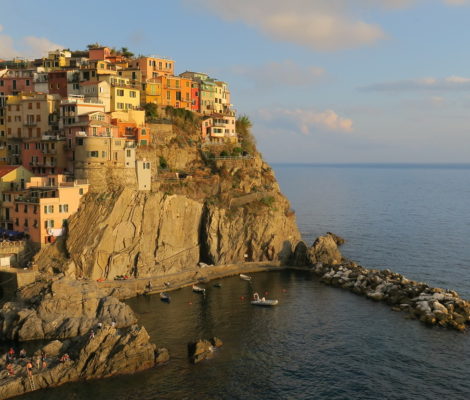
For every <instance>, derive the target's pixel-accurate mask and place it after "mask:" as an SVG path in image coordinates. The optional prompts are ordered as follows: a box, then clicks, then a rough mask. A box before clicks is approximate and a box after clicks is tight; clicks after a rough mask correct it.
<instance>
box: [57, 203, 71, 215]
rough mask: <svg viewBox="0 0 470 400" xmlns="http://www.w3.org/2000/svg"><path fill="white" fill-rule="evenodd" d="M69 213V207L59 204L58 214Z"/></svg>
mask: <svg viewBox="0 0 470 400" xmlns="http://www.w3.org/2000/svg"><path fill="white" fill-rule="evenodd" d="M68 211H69V205H68V204H59V212H61V213H65V212H68Z"/></svg>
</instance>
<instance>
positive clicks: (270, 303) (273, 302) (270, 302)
mask: <svg viewBox="0 0 470 400" xmlns="http://www.w3.org/2000/svg"><path fill="white" fill-rule="evenodd" d="M278 303H279V301H278V300H266V299H265V298H264V297H262V298H260V297H259V294H258V293H253V300H252V301H251V304H253V305H254V306H264V307H271V306H275V305H277V304H278Z"/></svg>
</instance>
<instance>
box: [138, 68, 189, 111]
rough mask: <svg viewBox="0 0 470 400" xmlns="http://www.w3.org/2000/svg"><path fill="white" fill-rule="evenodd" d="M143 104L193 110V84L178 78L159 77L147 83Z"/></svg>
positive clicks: (185, 79)
mask: <svg viewBox="0 0 470 400" xmlns="http://www.w3.org/2000/svg"><path fill="white" fill-rule="evenodd" d="M145 102H146V103H155V104H157V105H159V106H163V107H165V106H171V107H174V108H185V109H186V110H192V109H193V82H192V80H191V79H187V78H181V77H179V76H166V75H164V76H159V77H158V78H153V79H150V80H148V81H147V84H146V85H145Z"/></svg>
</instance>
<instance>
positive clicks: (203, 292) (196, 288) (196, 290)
mask: <svg viewBox="0 0 470 400" xmlns="http://www.w3.org/2000/svg"><path fill="white" fill-rule="evenodd" d="M193 292H196V293H202V294H205V293H206V289H204V288H202V287H199V286H197V285H193Z"/></svg>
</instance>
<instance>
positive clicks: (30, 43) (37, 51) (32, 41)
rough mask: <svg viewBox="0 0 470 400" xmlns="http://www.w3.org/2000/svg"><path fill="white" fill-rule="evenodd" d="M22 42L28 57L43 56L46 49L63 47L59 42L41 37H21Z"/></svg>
mask: <svg viewBox="0 0 470 400" xmlns="http://www.w3.org/2000/svg"><path fill="white" fill-rule="evenodd" d="M22 42H23V44H24V46H25V54H26V55H27V56H28V57H44V56H45V55H46V54H47V52H48V51H51V50H57V49H63V48H64V47H63V46H61V45H60V44H57V43H54V42H51V41H50V40H49V39H46V38H42V37H35V36H27V37H25V38H23V39H22Z"/></svg>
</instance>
